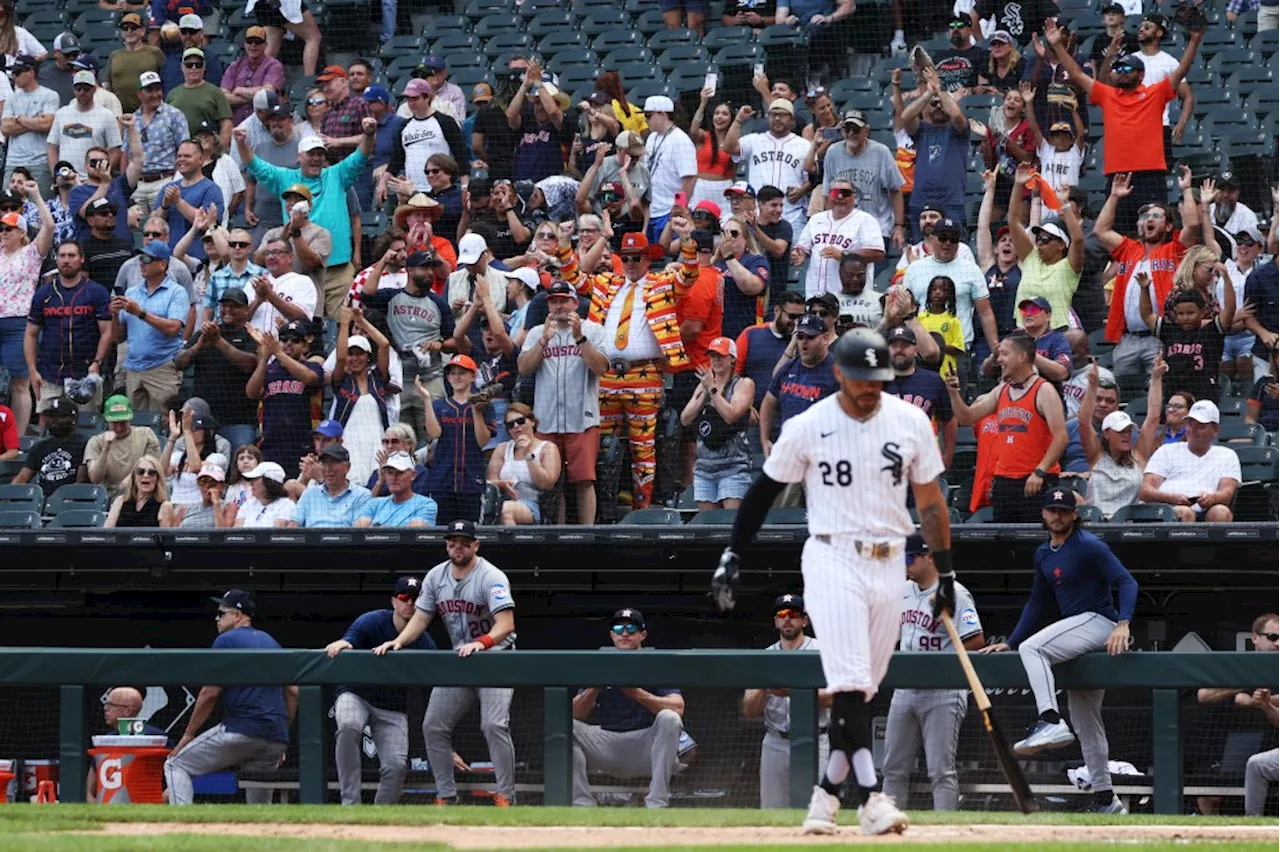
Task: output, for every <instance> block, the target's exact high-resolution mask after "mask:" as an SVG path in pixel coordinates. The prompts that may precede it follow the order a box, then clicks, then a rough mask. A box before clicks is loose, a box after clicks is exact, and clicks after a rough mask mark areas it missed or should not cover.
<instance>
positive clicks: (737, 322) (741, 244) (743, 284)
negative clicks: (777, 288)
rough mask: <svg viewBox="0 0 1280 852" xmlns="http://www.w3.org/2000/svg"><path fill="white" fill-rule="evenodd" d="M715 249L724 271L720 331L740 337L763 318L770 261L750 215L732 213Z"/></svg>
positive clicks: (732, 338) (731, 336)
mask: <svg viewBox="0 0 1280 852" xmlns="http://www.w3.org/2000/svg"><path fill="white" fill-rule="evenodd" d="M722 234H723V235H722V236H721V238H720V246H719V249H718V250H717V252H716V257H717V262H716V268H717V269H719V270H720V271H721V272H723V273H724V276H725V279H726V280H725V283H726V284H727V285H728V286H726V287H725V289H724V319H723V321H722V322H721V326H720V333H721V334H723V335H724V336H725V337H727V338H729V339H730V340H735V339H737V337H738V335H739V334H741V333H742V332H743V331H744V330H745V329H748V328H750V327H751V326H753V325H756V324H758V323H762V322H764V309H765V301H766V300H767V298H768V296H767V291H768V289H769V261H768V259H767V258H765V257H764V256H763V255H762V254H760V249H759V246H758V245H757V243H756V238H755V235H754V234H752V233H751V228H750V226H749V225H748V224H747V217H745V216H732V217H730V219H729V221H728V222H727V223H725V226H724V231H723V232H722Z"/></svg>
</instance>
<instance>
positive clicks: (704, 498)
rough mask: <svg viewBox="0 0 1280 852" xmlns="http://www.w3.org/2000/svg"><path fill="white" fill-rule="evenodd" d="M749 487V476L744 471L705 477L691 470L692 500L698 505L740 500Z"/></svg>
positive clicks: (695, 470) (695, 469)
mask: <svg viewBox="0 0 1280 852" xmlns="http://www.w3.org/2000/svg"><path fill="white" fill-rule="evenodd" d="M750 487H751V474H750V473H747V472H746V471H738V472H736V473H727V474H724V475H723V476H707V475H705V474H701V473H698V470H697V468H694V470H693V499H694V500H696V501H697V502H699V503H719V502H721V501H722V500H741V499H742V498H743V497H746V496H747V489H749V488H750Z"/></svg>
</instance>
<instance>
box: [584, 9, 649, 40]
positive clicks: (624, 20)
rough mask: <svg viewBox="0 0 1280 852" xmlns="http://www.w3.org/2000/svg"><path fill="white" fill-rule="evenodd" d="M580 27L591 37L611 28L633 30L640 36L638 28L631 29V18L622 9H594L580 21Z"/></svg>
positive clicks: (632, 31)
mask: <svg viewBox="0 0 1280 852" xmlns="http://www.w3.org/2000/svg"><path fill="white" fill-rule="evenodd" d="M578 29H580V30H582V31H583V32H584V33H586V34H587V36H588V37H590V38H594V37H595V36H598V35H600V34H601V33H603V32H608V31H610V30H621V31H626V32H631V33H635V34H636V35H637V36H639V33H638V32H636V30H633V29H631V19H630V18H628V17H627V13H626V12H624V11H622V10H621V9H608V8H606V9H593V10H592V11H591V13H590V14H588V15H587V16H586V17H585V18H582V19H580V20H579V21H578Z"/></svg>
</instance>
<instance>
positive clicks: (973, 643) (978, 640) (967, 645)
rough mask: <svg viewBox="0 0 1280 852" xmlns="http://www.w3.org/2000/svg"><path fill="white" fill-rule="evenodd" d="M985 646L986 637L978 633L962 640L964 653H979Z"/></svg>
mask: <svg viewBox="0 0 1280 852" xmlns="http://www.w3.org/2000/svg"><path fill="white" fill-rule="evenodd" d="M986 644H987V637H986V636H984V635H983V634H982V632H981V631H979V632H978V633H975V634H973V635H972V636H969V637H967V638H966V639H965V640H964V649H965V650H966V651H980V650H982V648H983V647H984V646H985V645H986Z"/></svg>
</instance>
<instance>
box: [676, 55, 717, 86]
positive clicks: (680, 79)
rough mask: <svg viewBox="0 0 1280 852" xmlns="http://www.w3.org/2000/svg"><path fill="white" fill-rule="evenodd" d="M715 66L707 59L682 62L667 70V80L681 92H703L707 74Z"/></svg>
mask: <svg viewBox="0 0 1280 852" xmlns="http://www.w3.org/2000/svg"><path fill="white" fill-rule="evenodd" d="M715 68H716V66H714V65H712V64H711V63H710V62H706V61H694V62H682V63H680V64H679V65H677V66H676V67H675V68H672V69H670V70H669V71H668V72H667V82H668V83H670V84H671V85H672V86H674V87H675V88H676V91H679V92H701V91H702V88H703V86H704V85H705V84H706V82H707V74H708V73H709V72H711V71H714V70H715Z"/></svg>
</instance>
